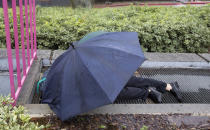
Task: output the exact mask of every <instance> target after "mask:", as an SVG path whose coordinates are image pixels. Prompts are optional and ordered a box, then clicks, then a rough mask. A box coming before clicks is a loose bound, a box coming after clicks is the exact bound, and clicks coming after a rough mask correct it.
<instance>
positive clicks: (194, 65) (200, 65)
mask: <svg viewBox="0 0 210 130" xmlns="http://www.w3.org/2000/svg"><path fill="white" fill-rule="evenodd" d="M140 67H141V68H155V69H157V68H173V69H176V68H185V69H210V63H208V62H155V61H145V62H144V63H143V64H142V65H141V66H140Z"/></svg>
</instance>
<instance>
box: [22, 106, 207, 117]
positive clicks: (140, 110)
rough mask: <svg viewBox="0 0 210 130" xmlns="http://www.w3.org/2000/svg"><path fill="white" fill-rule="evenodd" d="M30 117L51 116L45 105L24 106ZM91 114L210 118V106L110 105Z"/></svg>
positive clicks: (48, 108)
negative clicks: (181, 115)
mask: <svg viewBox="0 0 210 130" xmlns="http://www.w3.org/2000/svg"><path fill="white" fill-rule="evenodd" d="M24 107H26V109H27V110H28V112H27V113H28V114H29V115H30V116H31V117H44V116H46V115H52V114H53V112H52V111H51V109H50V107H49V106H48V105H47V104H25V105H24ZM84 114H88V115H92V114H154V115H159V114H192V115H202V116H210V104H110V105H106V106H103V107H99V108H97V109H95V110H92V111H90V112H88V113H84Z"/></svg>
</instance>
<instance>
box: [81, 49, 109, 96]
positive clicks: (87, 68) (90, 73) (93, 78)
mask: <svg viewBox="0 0 210 130" xmlns="http://www.w3.org/2000/svg"><path fill="white" fill-rule="evenodd" d="M77 54H78V57H79V59H80V61H81V62H82V63H83V65H84V67H85V68H86V70H87V71H88V72H89V73H90V74H91V75H92V77H93V79H94V80H95V81H96V83H97V84H98V85H99V86H101V85H100V83H99V82H98V81H97V80H96V78H95V76H94V75H93V74H92V73H91V71H90V70H89V69H88V67H87V66H86V64H85V63H84V62H83V60H82V58H81V56H80V54H79V53H78V52H77ZM100 88H101V87H100ZM101 89H102V90H103V88H101ZM105 95H106V97H107V98H108V99H109V100H110V98H109V96H108V95H107V93H105Z"/></svg>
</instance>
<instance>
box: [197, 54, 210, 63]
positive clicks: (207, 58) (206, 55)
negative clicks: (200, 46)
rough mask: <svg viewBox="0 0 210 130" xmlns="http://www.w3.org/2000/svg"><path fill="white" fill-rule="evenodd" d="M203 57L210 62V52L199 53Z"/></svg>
mask: <svg viewBox="0 0 210 130" xmlns="http://www.w3.org/2000/svg"><path fill="white" fill-rule="evenodd" d="M199 55H200V56H201V57H202V58H204V59H205V60H207V61H208V62H210V54H208V53H203V54H199Z"/></svg>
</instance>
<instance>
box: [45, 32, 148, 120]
mask: <svg viewBox="0 0 210 130" xmlns="http://www.w3.org/2000/svg"><path fill="white" fill-rule="evenodd" d="M144 60H145V57H144V54H143V52H142V50H141V47H140V43H139V39H138V34H137V33H135V32H110V33H103V34H101V35H97V36H95V37H93V38H90V39H88V40H86V41H85V42H75V43H74V48H72V47H70V48H69V49H68V50H67V51H66V52H65V53H63V54H62V55H61V56H60V57H58V58H57V59H56V60H55V62H54V63H53V65H52V66H51V68H50V70H49V73H48V75H47V80H46V83H47V85H46V88H45V89H43V92H42V94H43V95H42V103H47V104H49V106H50V107H51V109H52V110H53V111H54V112H55V113H56V115H57V116H58V117H59V118H60V119H61V120H63V121H64V120H67V119H69V118H71V117H73V116H76V115H78V114H81V113H84V112H87V111H89V110H92V109H94V108H97V107H100V106H103V105H106V104H110V103H113V102H114V100H115V99H116V97H117V96H118V95H119V93H120V91H121V90H122V89H123V87H124V86H125V85H126V83H127V81H128V80H129V78H130V77H131V76H132V74H133V73H134V72H135V71H136V69H137V68H138V67H139V66H140V65H141V64H142V63H143V62H144Z"/></svg>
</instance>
